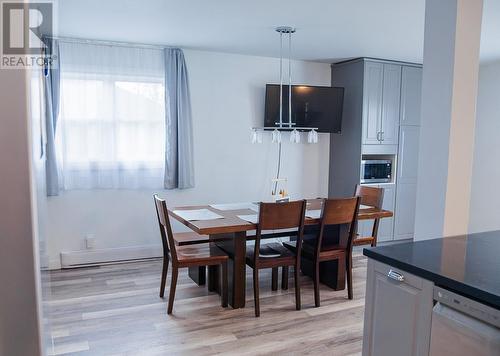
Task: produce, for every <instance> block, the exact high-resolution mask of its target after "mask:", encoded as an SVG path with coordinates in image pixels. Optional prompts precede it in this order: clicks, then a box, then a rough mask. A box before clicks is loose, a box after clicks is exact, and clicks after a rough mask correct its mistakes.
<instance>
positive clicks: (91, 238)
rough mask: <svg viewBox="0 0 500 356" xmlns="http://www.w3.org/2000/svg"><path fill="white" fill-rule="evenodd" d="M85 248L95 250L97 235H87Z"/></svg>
mask: <svg viewBox="0 0 500 356" xmlns="http://www.w3.org/2000/svg"><path fill="white" fill-rule="evenodd" d="M85 247H86V248H87V250H93V249H95V235H94V234H87V235H85Z"/></svg>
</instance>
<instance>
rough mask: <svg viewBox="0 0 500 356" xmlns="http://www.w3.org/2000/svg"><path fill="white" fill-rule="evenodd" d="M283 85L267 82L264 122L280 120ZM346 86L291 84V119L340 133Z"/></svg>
mask: <svg viewBox="0 0 500 356" xmlns="http://www.w3.org/2000/svg"><path fill="white" fill-rule="evenodd" d="M279 98H280V86H279V85H278V84H267V85H266V109H265V118H264V126H266V127H274V126H278V125H279V124H278V123H279V121H280V117H279V115H280V99H279ZM343 103H344V88H332V87H318V86H307V85H292V122H293V123H295V125H294V126H296V127H317V128H318V132H331V133H340V131H341V128H342V108H343ZM283 122H288V85H283Z"/></svg>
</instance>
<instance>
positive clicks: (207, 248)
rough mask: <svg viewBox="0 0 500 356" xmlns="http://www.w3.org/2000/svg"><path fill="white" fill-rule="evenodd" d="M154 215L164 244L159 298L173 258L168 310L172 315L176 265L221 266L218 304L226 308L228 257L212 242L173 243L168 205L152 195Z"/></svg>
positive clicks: (184, 266) (177, 269)
mask: <svg viewBox="0 0 500 356" xmlns="http://www.w3.org/2000/svg"><path fill="white" fill-rule="evenodd" d="M154 201H155V207H156V215H157V217H158V224H159V227H160V235H161V241H162V244H163V268H162V276H161V285H160V297H161V298H163V295H164V292H165V284H166V280H167V271H168V264H169V261H170V260H172V280H171V284H170V294H169V297H168V309H167V313H168V314H172V309H173V306H174V297H175V289H176V286H177V277H178V275H179V268H186V267H196V266H220V271H221V274H222V276H221V277H222V278H221V304H222V306H223V307H227V290H228V288H227V261H228V256H227V255H226V254H225V253H224V252H223V251H222V250H221V249H219V248H218V247H216V246H215V245H212V244H204V245H203V246H200V245H186V246H176V243H175V239H174V234H173V233H172V228H171V226H170V219H169V216H168V210H167V204H166V202H165V200H163V199H160V198H159V197H158V196H157V195H156V194H155V195H154Z"/></svg>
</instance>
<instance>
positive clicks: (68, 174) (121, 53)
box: [56, 41, 165, 189]
mask: <svg viewBox="0 0 500 356" xmlns="http://www.w3.org/2000/svg"><path fill="white" fill-rule="evenodd" d="M163 58H164V57H163V53H162V50H160V49H153V48H141V47H126V46H121V45H107V44H97V43H96V44H94V43H79V42H65V41H61V42H60V70H61V89H60V90H61V111H60V118H61V119H60V126H59V127H58V131H57V138H56V140H57V147H58V162H59V166H60V167H59V172H60V175H59V176H60V185H61V186H62V188H63V189H95V188H103V189H113V188H125V189H128V188H131V189H137V188H161V187H162V186H163V174H164V164H165V163H164V155H165V129H164V128H165V76H164V73H165V69H164V60H163Z"/></svg>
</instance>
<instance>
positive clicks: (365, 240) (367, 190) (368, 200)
mask: <svg viewBox="0 0 500 356" xmlns="http://www.w3.org/2000/svg"><path fill="white" fill-rule="evenodd" d="M354 196H357V197H360V198H361V202H360V204H362V205H366V206H370V207H373V208H376V209H382V203H383V201H384V188H377V187H367V186H364V185H361V184H357V185H356V190H355V192H354ZM379 225H380V218H378V219H374V220H373V226H372V232H371V235H370V236H360V235H359V234H357V233H356V238H355V239H354V246H359V245H368V244H369V245H371V246H372V247H375V246H377V235H378V228H379Z"/></svg>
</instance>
